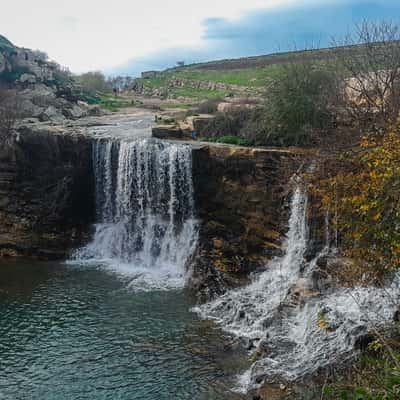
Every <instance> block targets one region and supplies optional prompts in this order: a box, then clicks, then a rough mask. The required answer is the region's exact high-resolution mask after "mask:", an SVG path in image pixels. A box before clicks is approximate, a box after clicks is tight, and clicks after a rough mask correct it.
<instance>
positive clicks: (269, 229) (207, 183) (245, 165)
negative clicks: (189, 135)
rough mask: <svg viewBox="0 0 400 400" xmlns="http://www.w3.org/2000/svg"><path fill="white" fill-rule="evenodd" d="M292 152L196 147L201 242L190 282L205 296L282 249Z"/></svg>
mask: <svg viewBox="0 0 400 400" xmlns="http://www.w3.org/2000/svg"><path fill="white" fill-rule="evenodd" d="M300 158H301V157H300V156H299V155H298V154H296V153H295V152H292V151H286V150H275V149H252V148H244V147H237V146H226V145H220V146H218V145H205V146H203V147H200V148H197V149H194V154H193V181H194V185H195V198H196V212H197V215H198V217H199V218H200V220H201V228H200V241H199V248H198V251H197V257H196V259H195V262H194V268H193V279H192V285H193V288H194V289H195V291H196V293H199V294H200V298H201V299H206V298H209V297H212V296H214V295H216V294H220V293H222V292H223V291H224V290H225V289H226V288H227V287H229V286H232V285H236V284H237V283H239V281H240V280H242V279H243V278H246V277H247V276H248V274H249V272H251V271H253V270H255V269H257V268H258V267H261V266H264V265H265V262H266V260H268V259H270V258H271V257H272V256H274V255H276V254H277V253H279V252H280V251H281V250H280V249H281V242H282V238H283V237H284V234H285V232H286V231H287V221H288V209H287V194H288V191H289V190H290V188H289V181H290V179H291V177H292V175H293V174H294V173H295V172H296V171H297V169H298V168H299V159H300Z"/></svg>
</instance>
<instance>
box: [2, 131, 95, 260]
mask: <svg viewBox="0 0 400 400" xmlns="http://www.w3.org/2000/svg"><path fill="white" fill-rule="evenodd" d="M93 193H94V187H93V173H92V161H91V143H90V141H89V140H87V138H86V137H85V136H83V135H79V134H77V135H71V134H64V133H63V131H62V130H60V129H57V128H49V127H46V128H43V129H40V128H36V129H33V128H30V127H29V126H22V127H20V129H19V130H18V132H17V134H16V135H15V136H13V137H12V138H9V139H7V140H3V141H2V143H1V146H0V257H1V256H33V257H43V258H47V259H48V258H63V257H65V256H66V254H67V253H68V251H69V250H70V249H71V248H72V247H74V246H76V245H77V244H79V243H80V242H81V240H82V238H83V237H84V235H85V233H87V231H88V227H89V225H90V224H91V223H92V222H93V210H94V206H93Z"/></svg>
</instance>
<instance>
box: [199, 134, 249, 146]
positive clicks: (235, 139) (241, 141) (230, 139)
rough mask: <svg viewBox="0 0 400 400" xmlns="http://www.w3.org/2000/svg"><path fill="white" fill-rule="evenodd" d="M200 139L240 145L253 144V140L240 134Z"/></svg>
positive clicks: (201, 139)
mask: <svg viewBox="0 0 400 400" xmlns="http://www.w3.org/2000/svg"><path fill="white" fill-rule="evenodd" d="M199 140H200V141H204V142H214V143H226V144H236V145H238V146H251V142H250V141H249V140H248V139H246V138H243V137H240V136H222V137H219V138H199Z"/></svg>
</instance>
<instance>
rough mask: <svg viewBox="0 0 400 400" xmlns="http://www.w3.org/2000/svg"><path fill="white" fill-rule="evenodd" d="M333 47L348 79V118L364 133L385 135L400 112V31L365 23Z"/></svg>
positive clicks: (392, 26)
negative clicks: (383, 133) (382, 133)
mask: <svg viewBox="0 0 400 400" xmlns="http://www.w3.org/2000/svg"><path fill="white" fill-rule="evenodd" d="M334 45H335V46H338V47H337V49H336V50H335V56H336V61H337V63H338V68H339V70H340V71H341V72H343V73H344V76H345V77H346V85H345V93H344V94H345V102H344V109H345V111H346V112H347V113H348V117H349V118H350V120H353V121H356V122H357V123H358V125H360V127H361V128H362V129H364V132H365V129H369V130H370V131H371V132H372V133H378V132H382V129H383V128H384V127H385V126H388V125H389V124H393V123H394V122H395V121H396V119H397V117H398V115H399V111H400V27H399V26H398V25H396V24H394V23H391V22H386V21H383V22H379V23H373V22H367V21H365V22H363V23H361V24H359V25H355V30H354V33H353V34H348V35H347V37H346V38H345V39H344V40H343V41H342V42H337V41H334ZM349 46H352V47H349Z"/></svg>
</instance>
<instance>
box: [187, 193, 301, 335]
mask: <svg viewBox="0 0 400 400" xmlns="http://www.w3.org/2000/svg"><path fill="white" fill-rule="evenodd" d="M306 208H307V196H306V193H305V192H304V190H303V189H302V188H301V187H300V186H298V187H297V188H296V190H295V192H294V194H293V197H292V201H291V215H290V219H289V232H288V235H287V239H286V241H285V243H284V249H285V252H284V255H283V256H282V257H276V258H275V259H273V260H272V261H271V262H270V263H269V264H268V266H267V268H266V270H265V272H263V273H262V274H261V275H259V276H258V277H257V278H256V279H254V280H253V282H252V283H251V284H250V285H248V286H246V287H244V288H240V289H236V290H232V291H230V292H227V293H226V294H225V295H223V296H221V297H219V298H218V299H216V300H214V301H212V302H210V303H207V304H204V305H202V306H200V307H197V308H196V309H195V310H196V311H197V312H199V313H200V315H201V316H202V317H203V318H211V319H214V320H215V321H217V322H218V323H219V324H221V325H222V326H223V328H224V329H225V330H226V331H228V332H230V333H233V334H234V335H236V336H239V337H246V338H249V339H251V340H259V339H261V338H262V337H263V334H264V332H265V327H266V325H267V324H268V321H270V320H271V318H273V317H274V313H275V312H276V311H277V310H278V308H279V305H280V304H281V303H282V302H283V301H284V300H285V298H286V296H287V293H288V290H289V289H290V287H291V286H292V285H294V283H295V282H296V281H297V280H298V278H299V275H300V269H301V266H302V263H303V255H304V253H305V251H306V249H307V223H306Z"/></svg>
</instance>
